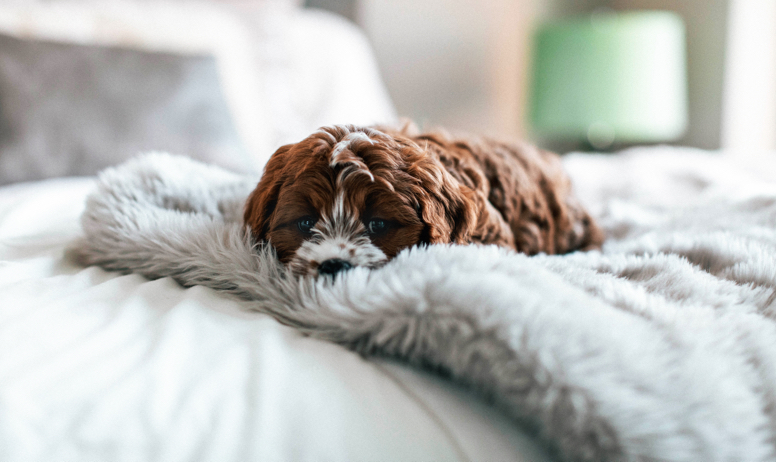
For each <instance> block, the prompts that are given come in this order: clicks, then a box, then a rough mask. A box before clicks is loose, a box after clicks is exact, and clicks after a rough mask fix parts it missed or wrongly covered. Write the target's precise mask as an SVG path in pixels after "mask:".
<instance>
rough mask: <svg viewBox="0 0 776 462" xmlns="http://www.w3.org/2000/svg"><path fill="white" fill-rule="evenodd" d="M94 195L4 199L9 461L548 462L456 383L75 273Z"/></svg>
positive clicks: (173, 290)
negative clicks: (74, 258) (73, 255)
mask: <svg viewBox="0 0 776 462" xmlns="http://www.w3.org/2000/svg"><path fill="white" fill-rule="evenodd" d="M93 185H94V182H93V180H91V179H61V180H53V181H48V182H42V183H35V184H22V185H17V186H12V187H6V188H2V189H0V460H2V461H46V462H48V461H57V462H64V461H80V462H83V461H195V460H200V461H218V462H228V461H241V462H242V461H249V460H261V461H304V460H327V461H335V460H337V461H339V460H369V461H377V460H416V461H421V460H429V461H430V460H526V461H532V460H534V461H538V460H544V458H543V457H542V453H541V451H539V450H538V449H537V448H536V447H534V445H533V444H532V442H531V441H530V440H529V439H528V438H527V437H525V436H523V434H522V433H521V432H520V430H518V429H517V428H516V427H515V426H514V425H513V424H512V423H511V422H509V421H508V420H507V419H506V418H504V417H503V416H502V415H501V414H499V413H498V412H495V411H494V410H493V409H491V408H489V407H487V406H486V405H484V404H482V403H481V402H480V401H479V400H478V399H475V398H472V397H471V396H470V395H469V394H468V393H466V392H465V391H463V390H461V389H460V388H458V387H456V386H453V385H451V384H450V383H447V382H445V381H442V380H440V379H437V378H435V377H431V376H430V375H426V374H422V373H419V372H416V371H413V370H411V369H409V368H406V367H404V366H401V365H397V364H393V363H390V362H385V361H375V360H366V359H363V358H361V357H360V356H358V355H356V354H354V353H351V352H349V351H347V350H345V349H344V348H341V347H338V346H335V345H332V344H329V343H326V342H322V341H319V340H314V339H310V338H305V337H303V336H302V335H300V334H298V333H297V332H296V331H294V330H292V329H290V328H287V327H283V326H281V325H280V324H278V323H277V322H275V321H274V320H272V319H271V318H269V317H268V316H265V315H258V314H247V313H245V312H244V311H243V306H244V303H245V302H241V301H237V300H235V299H233V298H230V297H228V296H224V295H223V294H219V293H217V292H215V291H213V290H210V289H206V288H202V287H194V288H191V289H183V288H181V287H180V286H179V285H177V284H176V283H175V282H173V281H172V280H171V279H161V280H156V281H148V280H146V279H144V278H143V277H141V276H137V275H127V276H122V275H119V274H116V273H109V272H106V271H103V270H102V269H99V268H96V267H92V268H82V267H78V266H75V265H74V264H72V263H69V261H68V259H66V258H65V257H64V252H65V248H66V246H67V245H68V244H69V243H70V242H72V241H73V240H74V239H75V238H77V237H78V236H80V235H81V230H80V224H79V215H80V214H81V212H82V210H83V206H84V197H85V196H86V194H87V193H88V192H89V191H90V190H91V189H92V188H93Z"/></svg>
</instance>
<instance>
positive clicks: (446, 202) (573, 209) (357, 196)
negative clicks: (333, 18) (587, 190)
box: [244, 125, 603, 275]
mask: <svg viewBox="0 0 776 462" xmlns="http://www.w3.org/2000/svg"><path fill="white" fill-rule="evenodd" d="M244 220H245V224H246V226H248V227H249V228H250V231H251V233H252V235H253V238H254V239H255V240H256V241H257V242H258V241H266V242H268V243H269V244H271V245H272V246H273V247H274V248H275V250H276V251H277V255H278V257H279V259H280V261H282V262H283V263H284V264H286V265H287V266H288V267H290V268H291V269H292V270H293V272H295V273H296V274H299V275H322V274H328V275H334V274H336V273H338V272H340V271H343V270H347V269H349V268H352V267H354V266H364V267H368V268H375V267H378V266H380V265H382V264H384V263H385V262H386V261H388V260H390V259H391V258H393V257H394V256H396V254H397V253H399V252H400V251H401V250H403V249H406V248H408V247H412V246H414V245H419V244H443V243H455V244H468V243H480V244H496V245H500V246H504V247H508V248H511V249H515V250H517V251H518V252H523V253H526V254H529V255H533V254H537V253H540V252H544V253H547V254H557V253H566V252H571V251H575V250H587V249H593V248H597V247H599V246H600V245H601V243H602V241H603V234H602V233H601V231H600V230H599V228H598V227H597V226H596V224H595V223H594V221H593V219H592V218H591V217H590V215H589V214H588V212H587V211H586V210H585V209H584V208H583V207H582V206H581V205H580V204H579V202H578V201H577V199H576V198H575V197H574V195H573V194H572V191H571V184H570V181H569V178H568V177H567V176H566V174H565V173H564V171H563V169H562V166H561V162H560V158H559V157H558V156H557V155H556V154H553V153H550V152H547V151H542V150H540V149H538V148H536V147H533V146H530V145H527V144H509V143H502V142H498V141H494V140H490V139H487V138H476V137H451V136H449V135H447V134H444V133H418V132H417V130H415V129H414V128H413V127H405V128H403V129H388V128H378V127H376V128H366V127H355V126H352V125H341V126H332V127H323V128H321V129H320V130H318V131H317V132H315V133H313V134H312V135H310V136H309V137H307V138H306V139H304V140H302V141H300V142H299V143H296V144H289V145H286V146H283V147H281V148H280V149H278V150H277V151H276V152H275V153H274V154H273V155H272V157H271V158H270V159H269V162H268V163H267V165H266V168H265V170H264V175H263V176H262V178H261V180H260V181H259V184H258V186H257V187H256V189H255V190H254V191H253V192H252V193H251V195H250V197H249V198H248V201H247V203H246V206H245V215H244Z"/></svg>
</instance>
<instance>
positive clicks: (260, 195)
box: [243, 146, 289, 242]
mask: <svg viewBox="0 0 776 462" xmlns="http://www.w3.org/2000/svg"><path fill="white" fill-rule="evenodd" d="M288 151H289V146H283V147H281V148H280V149H278V150H277V152H275V154H273V155H272V157H270V159H269V161H268V162H267V165H266V167H264V173H263V174H262V176H261V180H260V181H259V184H258V186H256V189H254V190H253V192H252V193H251V194H250V196H248V200H247V201H246V203H245V211H244V215H243V223H244V224H245V226H247V227H249V228H250V230H251V235H252V237H253V239H254V241H255V242H259V241H266V240H267V232H268V231H269V223H270V219H271V217H272V214H273V213H274V211H275V207H276V206H277V202H278V195H279V194H280V188H281V186H282V183H283V179H282V170H283V167H284V165H285V163H286V160H287V159H286V158H287V157H288V156H287V153H288Z"/></svg>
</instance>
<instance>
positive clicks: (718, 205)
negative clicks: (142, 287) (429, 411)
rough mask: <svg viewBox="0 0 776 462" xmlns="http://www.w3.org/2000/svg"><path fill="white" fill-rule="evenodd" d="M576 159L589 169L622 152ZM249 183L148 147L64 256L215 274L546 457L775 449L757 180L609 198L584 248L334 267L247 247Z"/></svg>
mask: <svg viewBox="0 0 776 462" xmlns="http://www.w3.org/2000/svg"><path fill="white" fill-rule="evenodd" d="M693 155H695V156H700V154H697V153H696V154H693ZM634 156H635V157H634ZM690 157H692V156H690ZM623 158H627V155H625V156H624V157H623ZM631 158H634V159H642V158H644V156H643V155H642V156H638V155H635V154H632V155H631ZM686 158H687V157H686V156H685V159H686ZM631 160H632V159H631ZM575 162H576V163H577V164H579V162H580V160H579V159H578V158H577V159H574V158H572V159H569V160H568V161H567V164H568V165H570V166H572V167H573V166H574V165H575ZM591 162H592V164H590V163H589V164H587V165H593V164H595V162H598V163H599V165H600V168H594V169H592V170H589V171H588V173H590V175H591V176H595V173H596V172H598V173H599V174H600V172H601V171H606V168H608V167H607V166H609V167H610V166H611V165H614V163H616V162H621V163H622V162H623V160H622V158H621V159H620V160H617V159H615V158H612V160H611V161H608V162H607V161H605V160H601V159H598V160H596V161H591ZM634 162H635V163H634ZM634 162H630V161H629V162H628V164H627V167H634V165H636V164H637V163H638V162H636V161H634ZM623 165H625V164H623ZM636 166H637V165H636ZM582 170H584V169H582ZM642 172H643V170H642ZM583 173H584V172H583ZM693 181H694V180H693ZM589 184H590V182H588V185H589ZM687 184H690V185H694V186H693V187H701V186H699V185H697V184H695V183H693V182H689V183H687ZM254 185H255V179H246V178H243V177H240V176H237V175H233V174H231V173H227V172H225V171H223V170H219V169H217V168H214V167H210V166H206V165H203V164H199V163H195V162H193V161H190V160H187V159H185V158H178V157H172V156H168V155H162V154H155V155H147V156H145V157H141V158H138V159H136V160H133V161H130V162H129V163H127V164H124V165H123V166H120V167H118V168H115V169H110V170H107V171H105V172H104V173H103V174H102V175H101V176H100V180H99V184H98V188H97V191H96V192H94V193H93V194H92V195H91V196H90V197H89V199H88V202H87V206H86V211H85V212H84V214H83V228H84V230H85V234H86V238H85V240H84V241H83V242H81V243H80V244H79V245H78V247H77V253H78V254H79V258H80V259H81V260H82V261H83V262H84V263H87V264H96V265H100V266H102V267H104V268H107V269H110V270H118V271H124V272H136V273H140V274H143V275H145V276H147V277H149V278H160V277H172V278H175V279H176V280H177V281H179V282H180V283H181V284H183V285H186V286H191V285H196V284H201V285H205V286H209V287H212V288H214V289H218V290H222V291H225V292H228V293H231V294H234V295H236V296H239V297H241V298H244V299H248V300H251V301H252V303H253V307H254V309H255V310H257V311H260V312H263V313H268V314H270V315H272V316H274V317H275V318H276V319H277V320H278V321H280V322H282V323H284V324H287V325H290V326H293V327H295V328H297V329H299V330H300V331H302V332H304V333H306V334H308V335H311V336H314V337H317V338H321V339H325V340H329V341H332V342H336V343H339V344H341V345H344V346H346V347H348V348H352V349H354V350H356V351H358V352H361V353H363V354H379V355H387V356H390V357H395V358H399V359H401V360H403V361H406V362H407V363H410V364H413V365H417V366H421V367H426V368H432V369H434V370H437V371H440V372H442V373H444V374H447V375H449V376H450V377H451V378H453V379H454V380H457V381H459V382H462V383H464V384H467V385H469V386H470V387H472V388H473V389H475V390H477V391H478V392H480V393H481V394H482V395H484V396H485V397H487V398H488V399H489V400H491V401H492V402H493V403H495V404H496V405H497V406H499V407H500V408H501V409H502V410H503V411H504V412H506V413H508V414H509V415H511V416H512V417H514V418H515V419H517V420H518V421H519V422H521V423H522V424H523V425H526V426H527V427H528V428H531V429H533V430H534V431H535V432H536V434H537V436H538V437H539V438H541V439H542V440H543V441H545V442H547V443H549V444H551V445H552V446H553V447H554V448H556V449H557V451H558V454H559V455H560V456H561V457H562V458H563V459H567V460H590V461H600V460H618V461H619V460H661V461H700V460H704V461H716V460H728V461H732V460H736V461H744V460H745V461H765V460H773V459H774V457H776V324H775V323H774V315H775V312H776V190H774V189H773V188H771V189H768V188H765V189H762V188H761V189H760V190H757V191H753V192H750V193H747V194H739V195H738V196H739V197H738V198H736V199H733V198H731V197H732V196H734V194H727V196H728V198H727V199H721V198H720V197H718V196H713V195H712V196H708V195H707V196H708V197H706V198H705V200H700V199H704V197H702V195H694V196H692V197H693V200H689V199H688V198H687V197H685V196H687V191H684V190H681V191H679V192H677V191H678V190H675V189H674V190H671V192H672V194H675V197H674V198H673V199H672V200H673V202H674V203H675V204H679V205H681V206H679V205H675V206H672V207H662V208H661V207H659V206H657V205H656V204H655V203H649V200H647V201H641V202H640V203H636V202H638V201H635V202H634V201H630V202H628V201H627V200H622V199H621V200H620V202H617V201H609V202H608V203H607V204H606V207H599V210H598V212H597V213H598V214H599V216H600V217H601V220H602V222H603V223H604V225H605V227H606V228H607V231H608V232H609V234H610V236H611V238H610V240H609V241H608V242H607V244H606V246H605V247H604V250H603V251H602V252H590V253H576V254H571V255H566V256H536V257H526V256H524V255H519V254H515V253H513V252H509V251H505V250H502V249H498V248H494V247H480V246H468V247H463V246H462V247H454V246H453V247H451V246H432V247H428V248H422V249H413V250H409V251H405V252H403V253H401V254H400V255H399V256H398V257H397V258H396V259H394V260H393V261H391V262H390V263H389V264H388V265H386V266H385V267H384V268H381V269H378V270H372V271H369V270H365V269H355V270H352V271H349V272H348V273H347V274H345V275H344V276H342V277H338V278H337V279H336V281H335V282H334V283H332V282H330V281H327V280H317V281H316V280H309V279H302V280H299V279H295V278H293V277H290V276H289V275H288V274H286V273H285V272H284V270H283V268H282V267H281V266H280V265H279V264H278V262H277V261H276V259H275V258H274V255H273V253H272V251H271V249H267V248H263V247H258V248H254V247H252V245H251V243H250V241H249V239H248V237H247V235H246V231H245V230H244V229H243V227H242V226H241V222H240V216H241V207H242V202H243V200H244V198H245V196H246V195H247V194H248V192H249V191H250V190H251V189H252V188H253V186H254ZM702 186H703V189H704V190H706V191H708V190H709V188H708V187H707V186H708V185H707V184H704V185H702ZM766 186H767V185H766ZM584 187H585V185H584V184H583V185H582V189H584ZM629 187H631V190H630V191H631V193H632V192H633V190H632V188H633V186H632V185H631V186H629ZM712 189H713V188H712ZM682 191H684V192H683V193H682ZM583 193H584V191H583ZM583 196H584V194H583ZM593 196H594V195H593V194H588V197H589V199H595V197H593ZM624 196H627V194H624ZM642 196H644V195H643V194H642ZM710 197H711V198H713V200H711V199H710ZM699 198H700V199H699ZM653 202H654V201H653ZM665 203H668V202H666V201H664V204H663V205H665ZM593 205H594V207H596V206H600V205H601V204H593Z"/></svg>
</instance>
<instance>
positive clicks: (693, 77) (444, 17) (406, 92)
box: [306, 0, 776, 150]
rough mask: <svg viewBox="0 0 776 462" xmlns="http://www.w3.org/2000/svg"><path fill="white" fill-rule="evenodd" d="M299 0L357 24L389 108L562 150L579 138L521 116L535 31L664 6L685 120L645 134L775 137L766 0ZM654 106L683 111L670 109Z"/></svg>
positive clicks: (772, 143) (526, 108)
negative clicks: (681, 43)
mask: <svg viewBox="0 0 776 462" xmlns="http://www.w3.org/2000/svg"><path fill="white" fill-rule="evenodd" d="M306 4H307V5H308V6H310V7H317V8H325V9H329V10H332V11H336V12H337V13H339V14H342V15H344V16H346V17H348V18H350V19H351V20H352V21H354V22H355V23H356V24H358V25H359V26H360V27H362V28H363V29H364V31H365V32H366V34H367V36H368V38H369V40H370V42H371V43H372V45H373V47H374V49H375V53H376V55H377V60H378V63H379V67H380V70H381V72H382V75H383V78H384V80H385V82H386V85H387V87H388V90H389V92H390V95H391V97H392V99H393V102H394V104H395V105H396V108H397V111H398V113H399V114H402V115H406V116H409V117H412V118H414V119H415V120H418V121H420V122H422V123H424V124H429V125H437V124H439V125H443V126H448V127H454V128H459V129H463V130H470V131H477V132H486V133H490V134H493V135H496V136H505V137H523V138H530V139H533V140H534V141H537V142H539V143H541V144H545V145H550V146H551V147H556V148H559V149H561V150H563V149H564V148H567V149H570V148H573V147H575V146H578V145H575V144H574V143H573V140H568V139H567V138H568V137H567V136H560V135H559V136H556V137H553V136H551V135H550V136H547V135H544V136H543V133H541V131H540V130H538V129H537V127H536V126H534V125H533V124H532V120H531V114H530V112H531V110H530V107H531V104H532V103H531V98H532V97H533V98H535V97H536V95H533V96H532V95H531V91H530V90H531V86H532V82H531V80H532V75H533V72H534V71H535V68H534V65H535V60H536V37H537V33H538V31H540V30H541V29H542V28H543V27H546V26H548V25H553V24H558V23H563V21H567V20H572V19H580V18H582V19H584V20H589V19H590V18H591V17H592V18H593V20H595V17H596V15H598V16H601V15H604V16H605V15H607V14H609V13H629V12H637V11H644V10H661V11H668V12H672V13H674V14H675V15H676V16H677V17H678V18H679V19H680V20H681V22H682V23H683V27H684V33H685V37H686V44H685V45H686V72H685V74H686V77H685V78H686V91H685V93H684V95H685V96H684V98H686V102H685V103H684V104H685V109H684V110H685V122H686V123H685V124H684V125H685V126H684V128H683V129H681V130H679V129H680V128H682V127H681V126H675V127H674V128H675V129H676V130H673V132H674V133H665V136H664V137H662V138H661V137H659V136H656V137H652V138H651V139H649V140H648V141H649V142H652V143H654V142H662V143H672V144H678V145H685V146H693V147H698V148H705V149H721V148H722V149H738V148H745V149H747V148H749V149H773V148H776V72H775V66H776V2H773V1H771V0H424V1H422V2H417V1H413V0H308V1H307V2H306ZM653 36H654V37H655V41H659V40H660V36H659V35H657V34H655V35H653ZM569 38H570V39H571V40H573V39H574V38H573V37H569ZM669 52H670V50H669ZM634 53H638V47H637V48H636V50H635V51H634ZM570 71H574V69H570ZM612 71H616V69H613V70H612ZM577 77H578V74H576V73H569V74H567V75H564V76H563V78H565V79H567V80H574V79H575V78H577ZM656 78H658V77H656ZM580 91H581V92H584V91H585V90H584V89H581V90H580ZM632 91H633V92H636V93H637V92H639V91H641V90H640V89H639V88H635V87H634V88H632ZM671 104H673V106H677V105H678V106H681V103H676V102H674V103H671ZM674 109H676V108H674ZM633 110H634V111H638V110H639V109H638V107H635V108H633ZM676 110H679V111H681V107H680V108H679V109H676ZM668 112H670V111H668ZM664 116H665V117H678V118H679V119H681V118H682V117H681V114H680V115H679V116H677V115H676V114H675V113H673V114H672V113H664ZM678 125H681V120H680V121H679V122H678ZM669 132H670V130H669ZM636 138H637V139H635V140H633V141H627V140H619V141H620V142H621V143H623V144H625V145H627V144H629V143H633V142H636V143H638V142H644V141H646V140H639V139H638V137H636ZM647 138H649V137H647ZM564 140H565V141H564ZM566 141H572V142H571V143H566ZM617 144H619V143H615V144H614V146H617Z"/></svg>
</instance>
